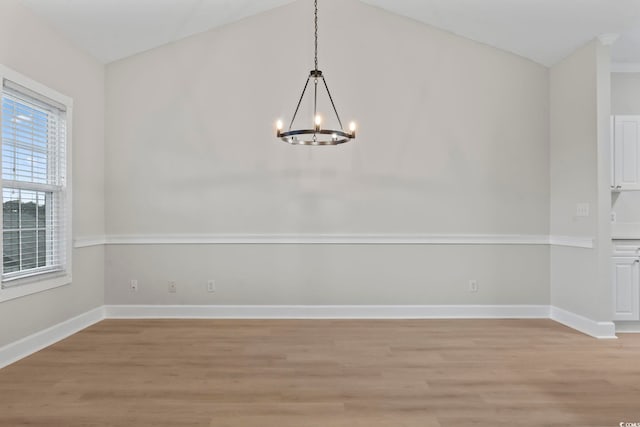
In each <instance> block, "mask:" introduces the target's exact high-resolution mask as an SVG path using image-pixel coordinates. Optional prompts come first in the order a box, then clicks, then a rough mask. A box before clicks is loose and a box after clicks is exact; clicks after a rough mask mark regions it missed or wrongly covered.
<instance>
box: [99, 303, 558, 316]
mask: <svg viewBox="0 0 640 427" xmlns="http://www.w3.org/2000/svg"><path fill="white" fill-rule="evenodd" d="M105 315H106V317H107V318H109V319H548V318H549V306H547V305H397V306H394V305H106V306H105Z"/></svg>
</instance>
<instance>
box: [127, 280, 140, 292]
mask: <svg viewBox="0 0 640 427" xmlns="http://www.w3.org/2000/svg"><path fill="white" fill-rule="evenodd" d="M129 290H130V291H131V292H138V281H137V280H135V279H131V281H130V282H129Z"/></svg>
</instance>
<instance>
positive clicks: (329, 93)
mask: <svg viewBox="0 0 640 427" xmlns="http://www.w3.org/2000/svg"><path fill="white" fill-rule="evenodd" d="M322 82H323V83H324V87H325V88H326V89H327V94H328V95H329V100H330V101H331V106H332V107H333V112H334V113H336V117H337V118H338V123H339V124H340V129H344V126H342V120H340V114H338V109H337V108H336V104H335V103H334V102H333V97H332V96H331V91H330V90H329V86H328V85H327V81H326V80H325V78H324V77H322Z"/></svg>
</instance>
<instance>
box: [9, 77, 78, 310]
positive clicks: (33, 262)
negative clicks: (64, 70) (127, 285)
mask: <svg viewBox="0 0 640 427" xmlns="http://www.w3.org/2000/svg"><path fill="white" fill-rule="evenodd" d="M0 77H2V91H1V92H0V101H1V102H0V104H1V108H0V130H1V131H0V139H1V141H2V150H1V154H0V157H1V159H2V175H1V179H0V181H1V182H2V222H1V223H2V245H1V246H0V248H1V249H0V251H1V253H2V287H1V289H0V301H2V300H3V299H7V298H10V297H17V296H23V295H26V294H29V293H33V292H38V291H40V290H44V289H50V288H52V287H55V286H60V285H62V284H66V283H69V282H70V273H71V246H70V243H71V242H70V240H71V233H70V232H71V227H70V225H71V223H70V197H71V194H70V186H69V185H68V182H67V178H68V175H67V172H68V167H69V165H68V162H67V160H68V149H69V135H68V122H69V119H70V112H71V111H70V110H71V101H70V100H69V99H68V98H66V97H64V96H62V95H60V94H57V93H56V92H55V91H52V90H51V89H48V88H46V87H44V86H42V85H39V84H37V83H35V82H32V81H30V80H29V79H26V78H25V77H23V76H20V75H18V74H17V73H13V72H11V71H9V70H7V69H6V68H0Z"/></svg>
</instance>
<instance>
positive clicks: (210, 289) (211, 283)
mask: <svg viewBox="0 0 640 427" xmlns="http://www.w3.org/2000/svg"><path fill="white" fill-rule="evenodd" d="M215 291H216V281H215V280H209V281H207V292H209V293H210V294H212V293H214V292H215Z"/></svg>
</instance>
